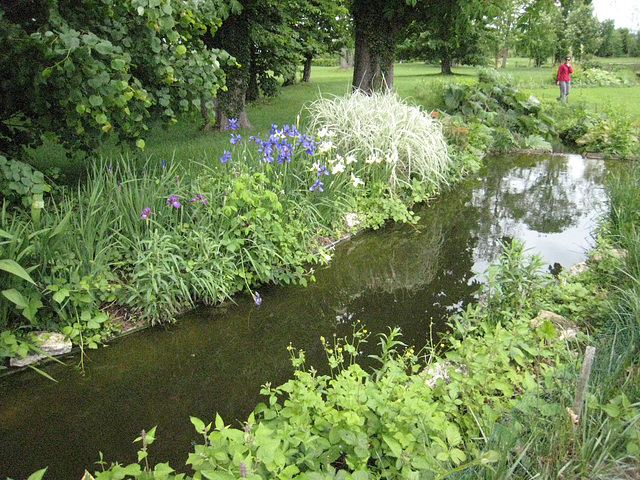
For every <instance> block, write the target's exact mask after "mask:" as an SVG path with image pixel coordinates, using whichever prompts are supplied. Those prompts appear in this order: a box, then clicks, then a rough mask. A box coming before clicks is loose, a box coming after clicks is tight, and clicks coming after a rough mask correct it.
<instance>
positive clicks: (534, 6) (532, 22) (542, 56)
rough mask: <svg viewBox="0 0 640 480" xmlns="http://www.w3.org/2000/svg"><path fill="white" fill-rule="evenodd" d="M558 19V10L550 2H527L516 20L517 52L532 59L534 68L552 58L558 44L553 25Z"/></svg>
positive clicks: (538, 0)
mask: <svg viewBox="0 0 640 480" xmlns="http://www.w3.org/2000/svg"><path fill="white" fill-rule="evenodd" d="M560 19H561V17H560V10H559V9H558V7H557V6H556V4H555V3H554V2H553V1H550V0H534V1H532V2H529V3H528V4H527V5H525V8H524V12H523V13H522V15H520V17H519V18H518V23H517V28H518V31H519V32H520V36H519V39H518V40H519V41H518V50H519V51H520V52H522V53H524V54H526V55H527V56H529V58H532V59H533V60H534V63H535V66H536V67H539V66H541V65H542V64H543V63H544V61H545V60H547V59H549V58H550V57H553V55H554V53H555V50H556V44H557V42H558V35H557V32H556V29H555V25H556V24H557V23H559V22H560Z"/></svg>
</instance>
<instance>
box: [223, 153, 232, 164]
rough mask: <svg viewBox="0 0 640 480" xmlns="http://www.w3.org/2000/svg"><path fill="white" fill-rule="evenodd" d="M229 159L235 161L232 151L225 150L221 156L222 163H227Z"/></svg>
mask: <svg viewBox="0 0 640 480" xmlns="http://www.w3.org/2000/svg"><path fill="white" fill-rule="evenodd" d="M227 160H230V161H232V162H233V160H231V152H229V151H227V150H225V151H224V154H223V155H222V156H221V157H220V161H221V162H222V163H225V162H226V161H227Z"/></svg>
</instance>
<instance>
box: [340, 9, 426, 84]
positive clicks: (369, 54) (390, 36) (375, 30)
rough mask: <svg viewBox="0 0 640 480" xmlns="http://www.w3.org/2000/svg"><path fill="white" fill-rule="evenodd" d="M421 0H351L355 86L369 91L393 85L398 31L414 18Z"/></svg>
mask: <svg viewBox="0 0 640 480" xmlns="http://www.w3.org/2000/svg"><path fill="white" fill-rule="evenodd" d="M417 3H418V0H352V2H351V15H352V17H353V23H354V35H355V53H354V61H353V63H354V67H353V82H352V85H353V88H354V89H357V90H361V91H363V92H367V93H370V92H372V91H373V90H377V89H386V88H392V87H393V62H394V59H395V53H396V43H397V40H398V35H399V34H400V32H401V31H402V29H404V28H406V27H407V26H408V25H409V24H410V23H411V21H412V20H413V19H414V15H415V13H416V9H415V6H416V4H417Z"/></svg>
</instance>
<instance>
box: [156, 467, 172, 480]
mask: <svg viewBox="0 0 640 480" xmlns="http://www.w3.org/2000/svg"><path fill="white" fill-rule="evenodd" d="M173 472H174V469H173V468H171V467H170V466H169V464H168V463H158V464H157V465H156V466H155V467H154V469H153V474H154V475H153V478H155V479H157V480H164V479H166V478H168V477H169V475H170V474H171V473H173Z"/></svg>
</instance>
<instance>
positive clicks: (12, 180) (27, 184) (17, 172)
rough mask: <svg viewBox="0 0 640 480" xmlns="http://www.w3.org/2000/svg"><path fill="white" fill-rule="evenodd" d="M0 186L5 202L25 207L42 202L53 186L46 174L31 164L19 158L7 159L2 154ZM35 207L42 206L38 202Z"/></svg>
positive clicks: (0, 158) (0, 156) (0, 159)
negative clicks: (47, 180)
mask: <svg viewBox="0 0 640 480" xmlns="http://www.w3.org/2000/svg"><path fill="white" fill-rule="evenodd" d="M0 188H2V194H1V195H2V197H0V199H2V200H3V201H4V202H6V203H9V204H13V205H22V206H23V207H27V206H31V205H34V204H35V203H36V202H40V203H42V197H43V194H44V193H45V192H49V191H51V187H50V186H49V184H47V182H46V181H45V179H44V174H43V173H42V172H39V171H37V170H34V169H33V168H32V167H31V166H30V165H27V164H26V163H23V162H20V161H17V160H7V158H6V157H4V156H2V155H0ZM35 208H42V207H41V205H40V204H39V203H38V204H37V205H36V206H35Z"/></svg>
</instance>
